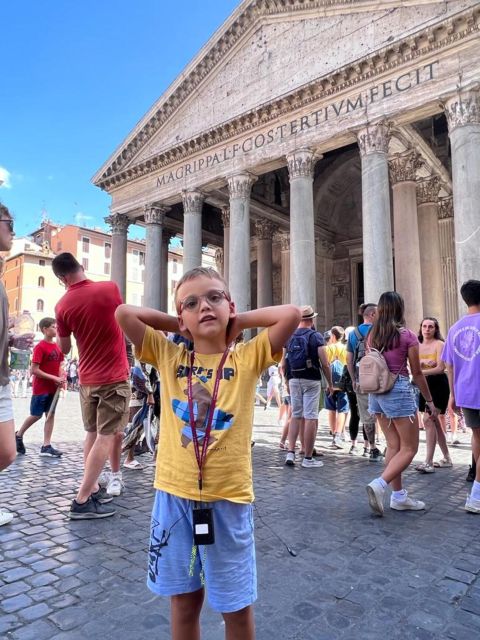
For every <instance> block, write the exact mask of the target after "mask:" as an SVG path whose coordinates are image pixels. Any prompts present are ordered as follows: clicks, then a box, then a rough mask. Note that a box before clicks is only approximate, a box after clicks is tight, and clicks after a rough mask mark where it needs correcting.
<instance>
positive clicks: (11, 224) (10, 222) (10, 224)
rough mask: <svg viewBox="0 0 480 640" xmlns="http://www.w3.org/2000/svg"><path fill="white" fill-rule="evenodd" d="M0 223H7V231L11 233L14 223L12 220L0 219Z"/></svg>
mask: <svg viewBox="0 0 480 640" xmlns="http://www.w3.org/2000/svg"><path fill="white" fill-rule="evenodd" d="M0 222H8V229H9V231H10V233H13V228H14V226H15V223H14V222H13V220H12V218H0Z"/></svg>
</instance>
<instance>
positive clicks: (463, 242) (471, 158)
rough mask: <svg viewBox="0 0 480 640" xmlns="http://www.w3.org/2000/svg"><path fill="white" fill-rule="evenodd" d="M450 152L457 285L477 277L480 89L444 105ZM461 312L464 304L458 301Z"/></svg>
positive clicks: (479, 253)
mask: <svg viewBox="0 0 480 640" xmlns="http://www.w3.org/2000/svg"><path fill="white" fill-rule="evenodd" d="M445 113H446V116H447V121H448V130H449V135H450V143H451V149H452V182H453V208H454V211H455V217H454V224H455V256H456V263H457V279H458V280H457V284H458V289H460V287H461V285H462V284H463V283H464V282H465V281H466V280H469V279H471V278H473V279H478V278H479V277H480V275H479V274H480V251H479V249H478V247H479V246H480V208H479V203H480V90H478V89H476V90H474V91H473V90H472V91H460V92H459V93H458V94H457V95H455V96H454V97H452V98H450V99H449V100H448V101H447V103H446V105H445ZM460 312H461V313H462V314H463V313H464V312H465V305H464V303H463V302H462V301H461V299H460Z"/></svg>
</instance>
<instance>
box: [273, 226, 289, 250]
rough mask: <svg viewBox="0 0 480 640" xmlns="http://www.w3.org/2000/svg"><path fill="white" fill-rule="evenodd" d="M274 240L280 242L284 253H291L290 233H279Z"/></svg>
mask: <svg viewBox="0 0 480 640" xmlns="http://www.w3.org/2000/svg"><path fill="white" fill-rule="evenodd" d="M274 239H275V240H277V241H278V242H280V249H281V250H282V251H290V233H289V232H288V231H277V233H276V234H275V238H274Z"/></svg>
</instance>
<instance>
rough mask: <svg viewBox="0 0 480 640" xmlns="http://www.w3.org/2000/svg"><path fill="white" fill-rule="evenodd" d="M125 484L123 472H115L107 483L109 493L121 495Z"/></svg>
mask: <svg viewBox="0 0 480 640" xmlns="http://www.w3.org/2000/svg"><path fill="white" fill-rule="evenodd" d="M124 486H125V485H124V484H123V481H122V473H121V472H120V471H118V472H117V473H113V472H112V474H111V476H110V480H109V481H108V484H107V487H106V488H107V493H109V494H110V495H111V496H119V495H120V494H121V493H122V491H123V488H124Z"/></svg>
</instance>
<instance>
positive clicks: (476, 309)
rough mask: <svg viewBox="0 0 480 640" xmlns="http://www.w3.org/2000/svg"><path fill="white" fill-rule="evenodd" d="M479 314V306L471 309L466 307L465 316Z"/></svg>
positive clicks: (475, 305)
mask: <svg viewBox="0 0 480 640" xmlns="http://www.w3.org/2000/svg"><path fill="white" fill-rule="evenodd" d="M471 313H480V304H474V305H473V306H472V307H467V314H468V315H470V314H471Z"/></svg>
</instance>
